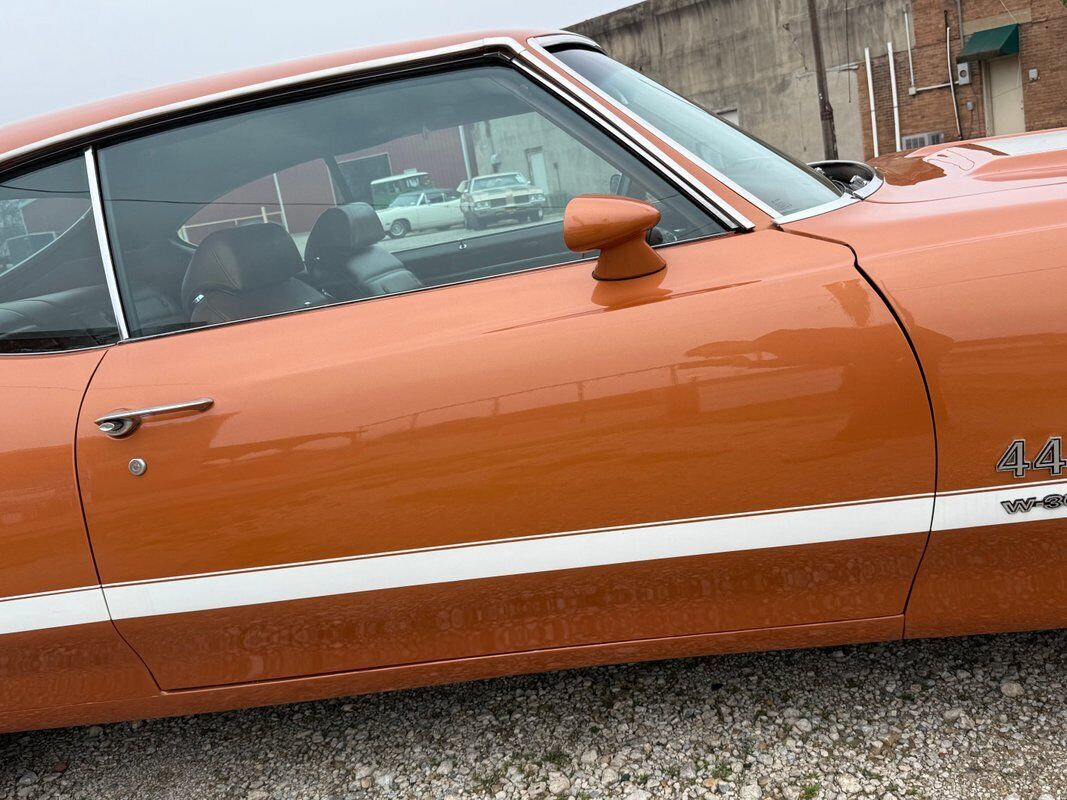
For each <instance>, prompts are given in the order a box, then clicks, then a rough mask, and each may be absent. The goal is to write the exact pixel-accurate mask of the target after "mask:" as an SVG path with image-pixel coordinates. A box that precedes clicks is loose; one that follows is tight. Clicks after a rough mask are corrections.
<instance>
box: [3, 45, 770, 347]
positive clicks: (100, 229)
mask: <svg viewBox="0 0 1067 800" xmlns="http://www.w3.org/2000/svg"><path fill="white" fill-rule="evenodd" d="M530 42H531V44H534V45H535V40H533V39H531V40H530ZM590 43H591V42H590ZM535 46H536V45H535ZM594 46H595V45H594ZM538 49H540V48H538ZM598 49H599V48H598ZM493 55H503V56H504V59H503V61H502V62H501V63H502V64H503V65H505V66H508V67H511V68H513V69H515V70H516V71H517V72H518V73H519V74H520V75H522V76H523V77H525V78H526V79H528V80H530V81H532V82H533V83H534V84H535V85H537V86H538V87H540V88H541V89H543V90H545V91H546V92H547V93H548V94H549V95H551V96H553V97H555V98H556V99H557V100H558V101H559V102H561V103H562V104H563V105H565V106H567V107H568V108H569V109H571V110H572V111H574V112H575V113H577V114H578V115H579V116H580V117H582V118H583V119H584V120H585V121H586V122H588V123H589V124H591V125H592V126H593V127H594V128H595V129H596V130H597V131H598V132H600V133H601V134H603V135H605V136H607V137H609V138H610V139H612V140H613V141H614V142H615V143H616V144H618V145H619V146H620V147H622V148H623V150H625V151H626V152H627V153H628V154H629V155H630V156H632V157H633V158H635V159H637V160H638V161H639V162H641V163H642V164H643V165H644V166H645V167H646V168H647V169H649V170H650V171H652V172H653V173H654V174H655V175H657V176H658V177H659V178H661V179H662V180H664V181H665V182H666V183H667V184H668V185H671V186H673V187H674V188H676V189H678V191H679V193H680V194H681V195H682V196H683V197H685V198H686V199H687V200H688V201H690V202H692V203H693V204H694V205H696V206H697V207H698V208H699V209H700V210H701V211H702V212H704V213H706V214H708V216H709V217H710V218H711V219H713V220H715V221H716V222H718V223H719V224H720V225H721V226H722V227H723V231H721V232H716V233H712V234H708V235H706V236H701V237H697V238H695V239H689V240H686V242H687V243H688V242H695V241H703V240H707V239H711V238H717V237H720V236H724V235H728V234H733V233H739V232H745V231H751V230H754V229H755V225H754V224H753V223H752V222H751V221H750V220H749V219H748V218H747V217H745V216H744V215H743V214H742V213H740V212H739V211H737V210H736V209H735V208H734V207H733V206H731V205H730V204H729V203H728V202H727V201H725V200H724V199H723V198H721V197H720V196H719V195H718V194H716V193H715V191H714V189H713V188H712V187H709V186H707V185H706V184H705V183H703V182H701V181H700V180H699V179H698V178H697V177H696V176H694V175H692V174H691V173H690V172H688V171H687V170H686V169H685V168H684V167H683V166H682V165H680V164H678V163H677V162H676V161H674V160H673V159H672V158H671V157H670V156H669V155H668V154H667V153H665V152H663V150H662V149H661V148H660V147H658V146H657V145H656V144H655V143H653V142H650V141H648V140H647V139H646V138H645V137H643V136H641V135H640V134H638V133H637V132H636V131H634V130H633V129H632V128H630V127H629V126H628V125H625V124H624V123H621V122H620V121H619V120H618V119H616V118H614V117H613V116H611V115H610V114H606V113H604V112H603V110H602V109H599V108H597V106H596V104H595V103H594V102H591V101H590V100H589V98H586V97H583V96H581V95H580V94H579V93H577V92H575V91H573V90H572V89H570V88H569V87H567V86H566V84H565V83H564V82H562V81H560V79H559V76H558V75H556V74H554V73H553V70H552V69H551V68H550V67H547V66H546V65H544V64H543V63H541V62H540V61H539V60H538V59H537V58H535V57H533V56H532V55H531V54H530V53H529V51H528V49H527V48H526V47H525V46H524V45H522V44H521V43H520V42H518V41H517V40H515V39H513V38H511V37H508V36H501V37H489V38H485V39H480V40H475V41H471V42H466V43H461V44H458V45H450V46H446V47H442V48H435V49H431V50H423V51H417V52H411V53H406V54H402V55H398V56H389V57H385V58H380V59H372V60H369V61H364V62H358V63H355V64H349V65H344V66H341V67H333V68H328V69H325V70H319V71H316V72H311V73H305V74H301V75H295V76H291V77H288V78H281V79H276V80H273V81H267V82H264V83H261V84H254V85H250V86H245V87H240V88H237V89H231V90H227V91H223V92H219V93H217V94H213V95H208V96H205V97H200V98H195V99H192V100H187V101H180V102H178V103H173V104H171V105H168V106H163V107H161V108H156V109H150V110H147V111H143V112H137V113H134V114H130V115H128V116H125V117H120V118H118V119H115V120H110V121H108V122H105V123H99V124H96V125H91V126H87V127H86V128H82V129H78V130H74V131H71V132H69V133H67V134H64V135H62V136H58V137H52V138H51V139H47V140H45V141H43V142H39V143H36V144H34V145H30V146H26V147H22V148H18V149H16V150H13V151H9V152H7V153H3V154H0V170H2V171H3V172H4V173H7V172H8V171H9V169H10V170H11V171H18V172H22V171H23V169H24V168H25V167H29V166H30V165H32V164H34V163H35V162H37V161H39V160H43V159H46V158H47V159H48V160H52V159H53V158H55V159H59V158H63V157H67V158H69V157H72V156H75V155H76V154H77V153H79V152H80V153H81V154H82V157H83V159H84V163H85V168H86V176H87V179H88V181H89V187H90V199H91V208H92V212H93V215H94V224H95V228H96V231H95V232H96V237H97V244H98V246H99V248H100V253H101V258H102V259H103V262H104V272H105V281H106V283H107V288H108V293H109V296H110V299H111V303H112V307H113V309H114V311H115V317H116V323H117V325H118V327H119V337H120V338H119V341H118V342H115V343H113V344H103V345H92V346H89V347H82V348H71V349H64V350H57V351H39V352H36V353H12V354H3V355H11V356H18V357H25V356H37V355H50V354H56V353H69V352H79V351H84V350H97V349H103V348H108V347H114V346H115V345H121V344H124V343H126V342H131V341H142V340H147V339H156V338H160V337H164V336H180V335H185V334H191V333H197V332H199V331H204V330H210V329H212V328H217V327H222V326H228V325H239V324H243V323H247V322H255V321H259V320H263V319H270V318H273V317H281V316H287V315H290V314H298V313H304V312H310V311H319V310H323V309H328V308H335V307H337V306H345V305H352V304H355V303H363V302H368V301H372V300H385V299H388V298H390V297H394V296H401V295H403V294H410V293H411V291H420V292H421V291H431V290H434V289H445V288H449V287H451V286H461V285H463V284H465V283H472V282H474V281H485V280H493V279H497V278H507V277H510V276H512V275H520V274H522V273H524V272H532V271H534V270H544V269H554V268H557V267H562V266H568V265H573V264H579V263H582V262H585V261H588V260H589V259H586V258H581V257H576V258H575V259H574V260H572V261H562V262H558V263H553V264H546V265H540V266H535V267H531V268H529V269H524V270H516V271H514V272H508V273H503V274H500V275H490V276H485V277H478V278H471V279H468V280H463V281H456V282H455V283H449V284H443V285H441V286H429V287H423V288H420V289H415V290H411V291H409V292H398V293H396V294H395V295H393V294H391V295H384V296H381V297H369V298H358V299H355V300H342V301H337V302H335V303H330V304H327V305H323V306H316V307H313V308H297V309H291V310H288V311H282V312H277V313H274V314H267V315H263V316H258V317H250V318H248V319H241V320H234V321H231V322H221V323H215V324H211V325H203V326H198V327H196V328H189V329H181V330H174V331H166V332H163V333H155V334H149V335H146V336H131V335H130V333H129V323H128V317H127V315H126V311H125V309H126V303H125V302H124V300H123V297H122V294H123V290H122V286H121V282H120V281H119V278H118V275H117V271H116V268H115V262H114V258H113V246H112V244H111V241H110V235H109V232H108V231H109V227H108V224H107V223H108V218H107V213H106V210H105V206H104V202H103V197H102V184H101V179H100V175H99V170H98V164H97V153H98V151H99V150H100V149H101V148H104V147H107V146H110V145H111V144H115V143H118V142H121V141H128V140H130V139H138V138H141V137H142V136H145V135H148V134H151V133H156V132H159V131H160V130H164V129H169V128H177V127H182V126H184V125H187V124H191V123H195V122H200V121H206V120H210V119H218V118H222V117H226V116H230V115H232V114H235V113H240V112H242V111H249V110H254V109H256V108H263V107H275V106H280V105H285V104H288V103H290V102H298V101H300V100H304V99H309V98H311V97H315V96H324V95H329V94H335V93H337V92H340V91H345V90H348V89H353V88H357V87H358V86H360V85H367V84H369V83H388V82H391V81H394V80H397V79H401V78H405V77H412V76H415V75H419V74H428V73H434V72H438V71H442V70H449V71H451V70H455V69H457V68H461V67H462V66H464V64H472V65H474V64H485V63H487V61H486V59H487V57H491V56H493ZM553 61H554V63H555V64H556V68H557V69H563V66H562V65H561V64H559V63H558V62H555V60H553ZM78 145H80V147H79V146H78ZM327 161H329V159H327ZM673 244H675V243H673V242H671V243H664V244H660V245H655V247H657V248H659V247H670V246H672V245H673ZM576 255H577V254H576ZM0 357H2V356H0Z"/></svg>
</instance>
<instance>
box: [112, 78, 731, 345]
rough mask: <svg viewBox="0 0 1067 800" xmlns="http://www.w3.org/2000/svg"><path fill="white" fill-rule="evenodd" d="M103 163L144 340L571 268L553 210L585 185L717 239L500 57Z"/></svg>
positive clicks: (208, 125) (662, 234) (187, 135)
mask: <svg viewBox="0 0 1067 800" xmlns="http://www.w3.org/2000/svg"><path fill="white" fill-rule="evenodd" d="M99 160H100V172H101V178H102V182H103V189H104V200H105V203H106V206H107V210H108V224H109V226H110V229H111V237H112V243H113V245H114V248H115V251H116V252H115V255H116V268H117V271H118V275H119V280H120V282H121V284H122V285H123V288H124V291H125V294H126V296H128V297H129V298H131V302H130V304H129V305H130V308H129V310H130V312H131V313H130V316H131V319H130V325H131V331H133V332H135V333H141V334H143V333H149V332H152V333H154V332H161V331H166V330H177V329H180V328H183V327H190V326H197V325H203V324H213V323H221V322H226V321H233V320H237V319H249V318H253V317H262V316H268V315H271V314H275V313H281V312H284V311H287V310H295V309H300V308H311V307H316V306H319V305H324V304H329V303H332V302H342V301H349V300H359V299H365V298H370V297H376V296H380V295H383V294H397V293H400V292H408V291H415V290H418V289H425V288H429V287H434V286H441V285H445V284H452V283H458V282H463V281H469V280H472V279H476V278H485V277H490V276H494V275H501V274H505V273H510V272H518V271H522V270H526V269H532V268H535V267H540V266H545V265H550V264H562V263H566V262H570V261H574V260H576V259H578V258H579V256H576V255H575V254H573V253H571V252H570V251H569V250H568V249H567V248H566V246H565V245H564V243H563V236H562V219H563V212H564V209H565V208H566V206H567V203H568V202H569V201H570V200H571V198H573V197H576V196H577V195H580V194H604V193H610V192H615V193H619V194H624V195H627V196H630V197H636V198H640V199H642V200H647V201H649V202H651V203H654V204H656V205H657V206H658V208H659V209H660V210H661V212H662V215H663V219H662V223H661V227H660V230H659V231H658V232H657V233H656V237H657V238H656V239H655V240H656V241H657V242H669V241H676V240H685V239H692V238H696V237H702V236H708V235H713V234H717V233H721V232H722V231H723V227H722V226H721V225H720V224H719V223H718V222H716V221H714V220H712V219H710V218H709V217H708V216H707V214H706V213H705V212H703V211H702V210H700V209H699V208H697V207H696V206H694V205H693V204H692V203H691V202H690V201H688V200H686V199H685V198H684V197H682V196H680V195H679V194H678V192H677V190H676V189H675V188H674V187H673V186H672V185H670V184H668V183H667V182H666V181H665V180H663V179H662V178H661V177H659V176H658V175H657V174H656V173H654V172H653V171H652V170H651V169H649V168H648V167H647V166H645V165H644V164H643V163H642V162H641V161H639V160H638V159H637V158H635V157H634V156H633V155H632V154H630V153H629V152H628V151H626V150H625V149H624V148H623V147H622V146H621V145H619V144H618V143H617V142H615V141H614V140H613V139H611V138H610V137H608V136H607V135H606V134H604V133H603V132H602V131H601V130H599V129H598V128H596V127H595V126H593V125H592V124H590V123H589V122H588V121H587V120H585V119H584V118H583V117H581V116H580V115H579V114H578V113H577V112H575V111H574V110H572V109H571V108H569V107H568V106H566V105H565V104H563V103H562V102H561V101H560V100H559V99H557V98H556V97H555V96H553V95H551V94H549V93H548V92H546V91H545V90H543V89H541V88H540V87H538V86H536V85H534V84H532V83H531V82H530V81H529V80H528V79H527V78H525V77H524V76H522V75H521V74H520V73H518V72H517V71H515V70H514V69H512V68H511V67H508V66H505V65H502V64H500V63H499V62H496V61H490V62H487V63H486V64H485V65H484V66H473V67H465V68H462V69H454V70H451V71H447V72H439V73H436V74H429V75H423V76H419V77H411V78H404V79H399V80H395V81H393V82H389V83H378V84H374V85H369V86H364V87H360V88H355V89H347V90H344V91H339V92H337V93H335V94H333V95H329V96H320V97H316V98H312V99H304V100H299V101H295V102H290V103H288V104H286V105H280V106H276V107H271V108H261V109H258V110H254V111H246V112H242V113H238V114H233V115H231V116H228V117H223V118H216V119H212V120H210V121H206V122H200V123H196V124H192V125H187V126H184V127H179V128H174V129H172V130H168V131H164V132H161V133H155V134H152V135H149V136H145V137H143V138H141V139H136V140H131V141H127V142H122V143H119V144H116V145H113V146H110V147H106V148H103V149H102V150H101V151H100V154H99ZM245 229H247V230H245ZM460 242H462V246H457V244H458V243H460ZM175 309H177V311H175Z"/></svg>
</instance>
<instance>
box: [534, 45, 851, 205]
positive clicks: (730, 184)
mask: <svg viewBox="0 0 1067 800" xmlns="http://www.w3.org/2000/svg"><path fill="white" fill-rule="evenodd" d="M548 38H550V37H546V36H539V37H536V38H532V39H530V46H531V47H532V48H533V49H534V50H536V51H537V52H538V53H541V54H542V55H544V57H545V58H548V59H550V60H551V61H552V63H553V64H555V65H556V66H557V67H558V68H559V69H560V70H561V71H563V72H565V73H566V74H567V75H568V76H570V77H571V78H573V79H574V80H575V81H577V82H578V83H580V84H581V85H582V86H584V87H585V88H586V89H588V90H589V91H591V92H593V93H594V94H596V95H597V97H599V98H601V99H602V100H604V101H605V102H606V103H608V104H610V106H611V107H612V108H614V109H617V110H619V111H620V112H621V113H623V114H625V115H626V116H627V117H629V118H630V119H632V120H633V121H634V122H636V123H638V124H640V125H641V126H643V127H645V128H647V129H648V130H649V131H651V132H652V134H653V135H654V136H656V137H657V138H658V139H661V140H662V141H664V142H665V143H666V144H667V145H669V146H670V147H671V148H673V149H675V150H677V151H678V152H679V153H681V154H682V155H684V156H685V157H686V158H687V159H689V160H690V161H692V162H693V163H694V164H696V165H697V166H698V167H700V168H701V169H702V170H704V171H705V172H707V173H708V174H709V175H711V176H712V177H714V178H715V179H716V180H717V181H719V182H720V183H722V184H723V185H724V186H726V187H727V188H729V189H730V190H731V191H733V192H736V193H737V194H738V195H740V196H741V197H743V198H744V199H745V200H747V201H748V202H749V203H751V204H752V205H754V206H755V207H756V208H758V209H759V210H760V211H762V212H763V213H764V214H766V215H767V216H769V217H770V218H771V219H772V220H773V221H774V222H781V221H782V220H783V219H785V218H786V217H788V218H790V221H795V220H797V219H802V218H803V217H801V216H799V215H801V214H808V213H809V212H811V211H813V210H814V209H805V210H804V211H797V212H795V213H794V214H787V215H782V214H781V213H780V212H779V211H778V210H777V209H775V208H774V207H773V206H770V205H768V204H767V203H765V202H764V201H763V200H761V199H760V198H758V197H756V196H755V195H754V194H752V193H751V192H750V191H748V190H747V189H745V188H744V187H743V186H741V185H740V184H738V183H736V182H735V181H734V180H732V179H731V178H730V177H728V176H727V175H725V174H723V173H722V172H720V171H719V170H718V169H716V168H715V167H713V166H712V165H711V164H709V163H708V162H706V161H705V160H704V159H702V158H701V157H700V156H698V155H696V154H695V153H693V152H692V151H690V150H689V149H688V148H686V147H684V146H683V145H681V144H679V143H678V142H676V141H675V140H674V139H672V138H671V137H670V136H668V135H667V134H665V133H663V131H661V130H659V129H658V128H656V127H655V126H654V125H652V124H650V123H649V122H646V121H645V120H644V119H642V118H641V117H639V116H638V115H637V114H634V113H633V112H632V111H630V110H629V109H628V108H626V107H625V106H622V105H619V104H618V103H616V102H615V100H614V99H613V98H612V97H611V96H610V95H609V94H607V92H604V91H602V90H601V89H600V88H599V87H598V86H597V85H596V84H594V83H593V82H592V81H589V80H587V79H586V78H585V77H584V76H582V75H581V74H579V73H578V72H576V71H575V70H573V69H571V68H570V67H568V66H567V65H566V64H564V63H563V62H562V61H560V60H559V59H558V58H556V57H555V56H554V55H553V54H552V53H550V52H549V51H548V50H547V49H545V48H546V45H544V44H543V41H544V40H545V39H548ZM553 43H556V44H558V43H559V42H550V43H549V46H550V45H551V44H553ZM597 49H598V50H600V49H601V48H599V47H597ZM601 52H603V51H602V50H601ZM682 99H683V100H685V98H684V97H683V98H682ZM686 102H691V101H686ZM846 196H847V195H846ZM826 205H829V204H823V206H816V208H819V209H823V210H821V211H816V212H815V213H819V214H822V213H825V212H826V211H830V210H832V209H831V208H824V206H826ZM843 205H849V203H844V204H843ZM836 207H837V206H835V208H836Z"/></svg>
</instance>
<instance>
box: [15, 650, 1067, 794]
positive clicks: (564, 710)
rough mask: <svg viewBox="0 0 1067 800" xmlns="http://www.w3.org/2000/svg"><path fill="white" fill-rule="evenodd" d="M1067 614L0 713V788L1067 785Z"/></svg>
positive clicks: (826, 790) (911, 790)
mask: <svg viewBox="0 0 1067 800" xmlns="http://www.w3.org/2000/svg"><path fill="white" fill-rule="evenodd" d="M1065 690H1067V631H1058V632H1050V633H1038V634H1020V635H1008V636H987V637H975V638H970V639H955V640H936V641H926V642H905V643H902V642H896V643H892V644H879V645H864V646H858V647H850V648H844V649H839V650H833V649H829V650H807V651H795V652H784V653H764V654H750V655H733V656H717V657H711V658H702V659H688V660H683V661H671V662H660V663H653V664H641V665H631V666H622V667H605V668H600V669H589V670H578V671H571V672H562V673H555V674H549V675H537V676H526V677H518V678H507V679H500V680H492V681H484V682H480V683H473V684H465V685H459V686H451V687H443V688H434V689H422V690H416V691H408V692H400V693H394V694H387V695H377V696H368V697H360V698H349V699H344V700H332V701H326V702H318V703H303V704H299V705H291V706H284V707H279V708H268V709H258V710H251V711H241V712H231V713H226V714H214V715H204V716H200V717H192V718H185V719H169V720H155V721H145V722H135V723H132V724H131V723H121V724H116V725H107V726H103V727H96V726H94V727H90V728H75V729H70V730H63V731H43V732H37V733H28V734H10V735H0V798H4V800H6V799H7V798H86V799H87V800H88V799H89V798H92V800H106V799H110V798H138V800H147V799H148V798H238V799H239V800H270V799H271V798H285V799H286V800H288V798H329V799H330V800H344V799H345V798H386V797H390V798H392V797H400V798H431V800H444V799H445V798H482V797H493V798H520V797H522V798H525V797H542V798H552V797H555V796H569V797H576V798H601V797H612V798H615V797H618V798H626V799H627V800H649V799H650V798H660V797H675V798H683V797H714V798H719V797H722V798H739V800H757V798H787V799H788V800H794V798H805V799H808V800H810V799H812V798H845V797H847V798H850V800H851V798H861V797H873V798H879V800H889V799H890V798H897V800H904V798H930V799H931V800H942V799H954V798H982V800H987V799H988V798H1013V800H1016V799H1017V800H1031V799H1032V800H1050V798H1054V799H1055V800H1067V699H1065Z"/></svg>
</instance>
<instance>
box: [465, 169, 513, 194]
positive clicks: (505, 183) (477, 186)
mask: <svg viewBox="0 0 1067 800" xmlns="http://www.w3.org/2000/svg"><path fill="white" fill-rule="evenodd" d="M525 185H526V178H524V177H523V176H522V175H520V174H519V173H517V172H510V173H507V174H505V175H490V176H489V177H488V178H475V179H474V180H473V181H472V182H471V191H475V192H481V191H485V190H486V189H506V188H508V187H509V186H525Z"/></svg>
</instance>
